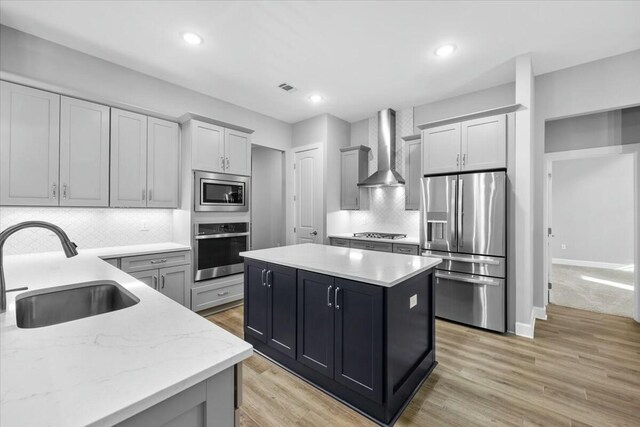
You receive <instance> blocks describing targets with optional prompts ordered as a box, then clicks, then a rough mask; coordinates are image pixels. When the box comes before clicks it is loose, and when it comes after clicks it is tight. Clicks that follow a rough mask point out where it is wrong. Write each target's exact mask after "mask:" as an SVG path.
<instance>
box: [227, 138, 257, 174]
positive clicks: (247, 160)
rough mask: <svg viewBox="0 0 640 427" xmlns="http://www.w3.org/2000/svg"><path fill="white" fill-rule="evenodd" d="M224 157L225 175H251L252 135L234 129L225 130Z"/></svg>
mask: <svg viewBox="0 0 640 427" xmlns="http://www.w3.org/2000/svg"><path fill="white" fill-rule="evenodd" d="M224 157H225V163H224V166H225V168H224V171H225V173H231V174H234V175H247V176H248V175H251V139H250V135H249V134H248V133H245V132H240V131H238V130H234V129H225V130H224Z"/></svg>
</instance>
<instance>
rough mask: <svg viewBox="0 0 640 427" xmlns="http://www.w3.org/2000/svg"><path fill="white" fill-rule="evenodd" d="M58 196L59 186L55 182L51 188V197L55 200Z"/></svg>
mask: <svg viewBox="0 0 640 427" xmlns="http://www.w3.org/2000/svg"><path fill="white" fill-rule="evenodd" d="M57 195H58V185H57V184H56V183H55V182H54V183H53V186H52V187H51V197H52V198H54V199H55V198H56V197H58V196H57Z"/></svg>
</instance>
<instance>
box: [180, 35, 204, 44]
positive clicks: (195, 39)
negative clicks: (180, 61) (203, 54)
mask: <svg viewBox="0 0 640 427" xmlns="http://www.w3.org/2000/svg"><path fill="white" fill-rule="evenodd" d="M182 39H183V40H184V41H186V42H187V43H189V44H194V45H195V44H202V37H200V36H199V35H197V34H196V33H184V34H182Z"/></svg>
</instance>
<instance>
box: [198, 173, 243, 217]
mask: <svg viewBox="0 0 640 427" xmlns="http://www.w3.org/2000/svg"><path fill="white" fill-rule="evenodd" d="M194 180H195V182H194V189H195V200H194V205H195V206H194V210H195V211H196V212H247V211H248V210H249V192H250V185H251V178H250V177H248V176H240V175H228V174H223V173H211V172H202V171H195V176H194Z"/></svg>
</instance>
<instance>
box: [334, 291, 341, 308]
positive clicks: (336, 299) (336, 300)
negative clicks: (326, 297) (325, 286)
mask: <svg viewBox="0 0 640 427" xmlns="http://www.w3.org/2000/svg"><path fill="white" fill-rule="evenodd" d="M339 292H340V287H339V286H338V287H336V292H335V294H334V295H333V303H334V304H335V305H336V310H340V305H339V304H338V293H339Z"/></svg>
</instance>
